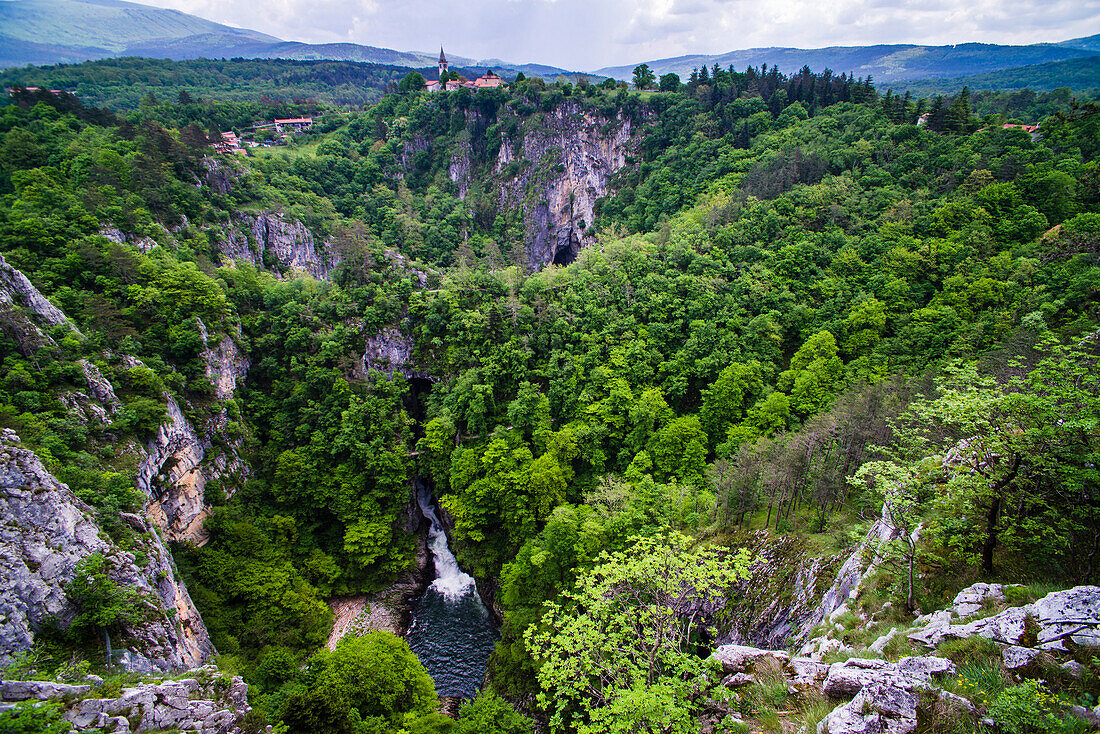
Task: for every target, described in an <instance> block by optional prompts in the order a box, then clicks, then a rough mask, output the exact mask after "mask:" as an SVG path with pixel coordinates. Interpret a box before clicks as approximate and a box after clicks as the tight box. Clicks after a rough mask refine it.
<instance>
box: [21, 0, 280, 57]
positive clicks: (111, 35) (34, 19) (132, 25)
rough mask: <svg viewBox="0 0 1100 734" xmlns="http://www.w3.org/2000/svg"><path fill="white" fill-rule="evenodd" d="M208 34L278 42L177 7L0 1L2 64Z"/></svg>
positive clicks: (107, 1)
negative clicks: (181, 10)
mask: <svg viewBox="0 0 1100 734" xmlns="http://www.w3.org/2000/svg"><path fill="white" fill-rule="evenodd" d="M203 36H205V37H207V38H209V39H211V40H212V41H214V42H216V43H219V44H225V45H233V44H247V43H272V42H277V41H278V40H279V39H277V38H275V37H274V36H269V35H267V34H265V33H259V32H257V31H250V30H244V29H240V28H230V27H229V26H225V25H221V24H220V23H214V22H212V21H209V20H204V19H203V18H198V17H196V16H194V15H188V14H187V13H181V12H179V11H178V10H165V9H163V8H152V7H149V6H147V5H138V4H136V3H128V2H122V1H121V0H2V1H0V65H3V66H12V65H22V64H25V63H57V62H70V61H83V60H85V59H88V58H103V57H105V56H113V55H118V54H121V53H125V52H126V51H127V49H129V48H131V47H132V46H134V45H136V44H141V43H156V42H163V43H169V42H173V41H178V40H180V39H183V38H188V37H203Z"/></svg>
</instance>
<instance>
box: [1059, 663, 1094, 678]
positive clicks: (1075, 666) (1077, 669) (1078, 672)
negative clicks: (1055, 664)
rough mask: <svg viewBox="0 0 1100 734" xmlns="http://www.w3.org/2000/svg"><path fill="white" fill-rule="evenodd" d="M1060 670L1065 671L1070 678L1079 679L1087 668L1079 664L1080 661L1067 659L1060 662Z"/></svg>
mask: <svg viewBox="0 0 1100 734" xmlns="http://www.w3.org/2000/svg"><path fill="white" fill-rule="evenodd" d="M1062 670H1064V671H1066V675H1068V676H1069V677H1070V678H1075V679H1080V678H1082V677H1084V675H1085V673H1087V672H1088V668H1086V667H1085V666H1084V665H1081V663H1079V662H1077V661H1076V660H1069V661H1067V662H1064V663H1062Z"/></svg>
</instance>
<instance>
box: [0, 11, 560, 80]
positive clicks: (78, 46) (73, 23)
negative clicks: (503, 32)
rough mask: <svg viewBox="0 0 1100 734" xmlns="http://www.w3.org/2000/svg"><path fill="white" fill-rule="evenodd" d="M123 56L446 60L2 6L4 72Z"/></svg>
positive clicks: (471, 63)
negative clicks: (9, 68) (11, 68)
mask: <svg viewBox="0 0 1100 734" xmlns="http://www.w3.org/2000/svg"><path fill="white" fill-rule="evenodd" d="M119 56H143V57H148V58H158V59H173V60H176V61H181V60H185V59H198V58H209V59H222V58H226V59H230V58H246V59H298V60H331V61H364V62H368V63H372V64H386V65H389V66H404V67H410V68H414V69H415V68H423V67H425V66H428V67H434V66H435V64H436V60H437V59H438V52H425V51H395V50H393V49H390V48H377V47H375V46H361V45H359V44H356V43H301V42H298V41H284V40H282V39H280V38H276V37H274V36H269V35H267V34H266V33H259V32H258V31H251V30H247V29H242V28H231V27H230V26H226V25H222V24H220V23H215V22H213V21H209V20H205V19H203V18H199V17H197V16H194V15H188V14H187V13H181V12H179V11H178V10H166V9H164V8H154V7H151V6H148V5H140V4H138V3H131V2H124V0H0V69H3V68H8V67H14V66H24V65H26V64H34V65H36V66H43V65H46V64H72V63H79V62H81V61H90V60H95V59H104V58H111V57H119ZM448 57H449V59H450V61H451V65H452V66H456V67H457V66H461V67H470V68H472V67H484V68H493V69H496V70H501V71H505V72H511V73H513V74H514V73H517V72H520V71H522V72H523V73H524V74H527V75H528V76H531V75H536V76H547V77H554V76H557V75H559V74H568V73H569V72H567V71H565V70H564V69H559V68H557V67H553V66H541V65H538V64H512V63H508V62H505V61H500V60H499V59H491V60H489V61H490V62H491V63H485V62H481V61H478V60H476V59H472V58H469V57H465V56H459V55H457V54H448Z"/></svg>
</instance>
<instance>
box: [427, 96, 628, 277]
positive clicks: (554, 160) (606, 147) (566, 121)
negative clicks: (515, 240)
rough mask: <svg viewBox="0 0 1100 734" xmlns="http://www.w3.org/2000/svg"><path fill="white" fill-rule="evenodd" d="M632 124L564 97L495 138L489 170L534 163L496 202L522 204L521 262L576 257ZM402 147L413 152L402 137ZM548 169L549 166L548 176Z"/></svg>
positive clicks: (588, 238)
mask: <svg viewBox="0 0 1100 734" xmlns="http://www.w3.org/2000/svg"><path fill="white" fill-rule="evenodd" d="M636 129H637V128H636V127H635V126H634V124H633V122H632V120H631V119H630V117H629V116H625V115H622V114H618V115H616V116H615V117H614V118H607V117H604V116H602V115H600V114H598V113H596V112H593V111H590V110H585V109H584V108H583V107H581V105H579V104H577V103H575V102H571V101H567V102H566V103H565V104H562V105H558V106H557V107H556V108H555V109H554V110H553V111H552V112H549V113H547V114H546V115H545V117H544V119H543V121H542V123H541V124H540V125H539V126H538V127H537V128H535V129H532V130H526V131H524V132H523V133H522V135H523V137H522V139H521V140H518V141H516V140H511V139H502V140H501V143H500V149H499V150H498V151H497V160H496V166H495V171H494V172H495V173H497V174H500V173H502V172H503V171H504V169H505V168H506V167H507V166H508V165H509V164H510V163H512V162H513V161H524V160H526V161H531V162H536V163H539V165H527V166H522V167H521V168H520V170H519V171H518V172H517V173H516V175H515V176H514V177H513V178H510V179H507V180H505V181H504V182H503V184H502V186H501V198H502V200H503V203H505V204H509V205H514V206H517V208H518V207H519V206H521V205H522V206H523V207H524V208H523V211H524V224H525V225H526V227H525V229H526V233H525V234H526V236H525V237H524V241H526V242H527V243H529V244H528V247H527V266H528V268H530V269H531V270H539V269H541V268H543V267H545V266H546V265H549V264H550V263H552V262H554V260H555V258H556V257H559V256H564V257H565V258H566V259H569V258H572V257H576V255H577V253H578V252H579V251H580V250H582V249H584V248H585V247H589V246H591V245H592V243H593V242H594V241H595V236H594V235H593V234H590V233H589V227H590V225H591V224H592V223H593V222H594V221H595V205H596V201H597V200H598V199H599V198H600V197H602V196H604V195H606V194H607V193H608V191H609V190H610V185H611V179H612V177H613V176H614V175H615V173H616V172H617V171H619V170H620V169H621V168H622V167H623V166H625V165H626V160H627V156H628V155H629V154H630V152H631V150H632V149H633V147H634V140H635V137H634V133H635V132H636ZM609 130H610V132H609ZM517 147H518V150H517ZM405 152H406V154H409V155H411V154H412V153H411V152H410V150H409V146H408V145H406V151H405ZM461 169H462V166H461V164H459V165H458V166H456V167H455V170H454V172H453V173H454V175H455V176H456V177H458V179H459V180H458V181H457V183H458V185H459V191H460V193H461V192H463V189H464V186H465V187H468V185H469V182H468V181H466V180H465V179H463V178H461V176H460V174H461ZM548 171H554V172H553V173H550V175H549V176H547V173H548ZM532 191H533V192H534V196H532ZM582 222H583V225H582Z"/></svg>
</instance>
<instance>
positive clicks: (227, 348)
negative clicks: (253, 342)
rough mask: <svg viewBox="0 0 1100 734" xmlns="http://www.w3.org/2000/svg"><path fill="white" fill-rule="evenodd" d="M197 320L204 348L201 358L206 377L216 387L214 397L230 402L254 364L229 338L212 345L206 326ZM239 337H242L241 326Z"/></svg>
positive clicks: (222, 338) (221, 339)
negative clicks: (240, 381) (238, 385)
mask: <svg viewBox="0 0 1100 734" xmlns="http://www.w3.org/2000/svg"><path fill="white" fill-rule="evenodd" d="M195 320H196V321H197V322H198V326H199V336H200V337H201V338H202V347H203V348H202V353H201V354H200V355H199V356H200V358H201V359H202V361H203V365H204V366H205V368H206V377H207V379H209V380H210V384H211V385H213V386H214V397H216V398H217V399H218V400H228V399H229V398H231V397H233V393H234V392H235V391H236V390H237V381H238V380H243V379H244V378H245V377H246V376H247V375H248V368H249V367H251V366H252V362H251V360H249V358H248V355H247V354H245V353H244V352H243V351H241V348H240V347H239V346H237V342H236V341H234V340H233V339H231V338H230V337H228V336H223V337H221V338H220V339H218V341H217V343H216V344H213V345H212V344H211V339H210V334H209V333H208V332H207V330H206V324H204V323H203V322H202V319H199V318H196V319H195ZM237 335H238V337H239V336H240V327H239V326H238V331H237Z"/></svg>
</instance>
